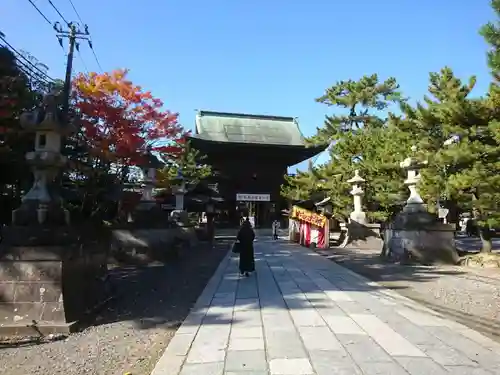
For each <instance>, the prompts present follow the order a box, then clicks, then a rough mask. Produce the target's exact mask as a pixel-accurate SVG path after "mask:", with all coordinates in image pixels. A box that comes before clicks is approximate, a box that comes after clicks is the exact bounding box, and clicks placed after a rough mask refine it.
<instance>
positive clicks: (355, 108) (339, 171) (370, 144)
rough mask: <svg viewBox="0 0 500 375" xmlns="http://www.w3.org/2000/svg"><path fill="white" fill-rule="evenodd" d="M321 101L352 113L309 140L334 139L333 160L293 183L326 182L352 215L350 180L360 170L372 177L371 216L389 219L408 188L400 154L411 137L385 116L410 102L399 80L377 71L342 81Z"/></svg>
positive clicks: (338, 208) (340, 212) (341, 210)
mask: <svg viewBox="0 0 500 375" xmlns="http://www.w3.org/2000/svg"><path fill="white" fill-rule="evenodd" d="M317 101H318V102H320V103H324V104H326V105H328V106H336V107H338V108H339V109H343V110H345V111H347V113H345V114H339V115H332V116H326V120H325V125H324V127H322V128H319V129H318V131H317V134H316V135H315V136H313V137H311V138H310V139H309V140H308V141H309V143H312V144H316V143H323V144H324V143H329V144H330V145H331V146H330V149H329V153H330V160H329V161H328V162H327V163H325V164H323V165H320V166H318V167H317V168H315V169H314V170H312V171H310V172H307V173H306V174H302V175H300V176H298V177H296V178H295V179H294V181H293V182H295V183H296V184H299V185H300V184H302V185H301V186H302V187H306V186H318V185H317V183H316V184H315V183H314V182H322V184H323V187H322V189H324V190H325V191H326V193H327V195H328V196H329V197H330V199H331V202H332V204H333V209H334V214H335V215H336V216H337V217H338V218H339V219H341V220H346V219H347V217H348V215H349V213H350V212H351V211H352V197H351V195H350V194H349V191H350V188H351V186H350V184H349V183H348V182H347V180H349V179H350V178H351V177H352V176H353V174H354V170H356V169H358V170H359V171H360V174H361V175H362V176H363V178H365V180H366V181H367V185H366V186H365V198H364V202H365V205H366V206H367V211H368V214H369V216H371V218H372V219H373V220H385V219H386V218H387V217H388V216H390V214H391V210H392V209H393V207H394V206H395V205H397V204H398V203H399V202H400V201H401V194H403V192H404V190H403V189H404V186H403V180H404V179H402V178H401V173H402V171H401V169H400V168H399V161H401V160H399V159H401V157H400V156H398V155H400V154H401V153H402V152H403V150H404V148H405V147H406V145H407V143H405V140H406V139H407V138H408V137H407V136H406V133H404V132H402V131H400V130H399V129H398V128H397V127H395V126H394V125H391V121H388V120H389V119H388V118H384V117H381V115H380V113H383V112H387V111H388V109H389V107H390V105H391V104H397V103H401V102H404V98H403V97H402V94H401V92H400V91H399V86H398V84H397V83H396V80H395V79H394V78H389V79H387V80H385V81H383V82H379V79H378V76H377V75H376V74H373V75H371V76H365V77H362V78H361V79H360V80H358V81H354V80H348V81H340V82H338V83H337V84H336V85H334V86H332V87H331V88H329V89H327V90H326V93H325V95H323V96H322V97H320V98H318V99H317ZM392 117H394V116H391V115H390V116H389V118H392ZM304 181H307V183H304ZM302 194H303V195H305V193H304V192H303V193H302Z"/></svg>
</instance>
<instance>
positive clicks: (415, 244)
mask: <svg viewBox="0 0 500 375" xmlns="http://www.w3.org/2000/svg"><path fill="white" fill-rule="evenodd" d="M454 233H455V226H454V225H451V224H443V223H442V222H440V221H439V220H438V218H437V217H436V216H434V215H432V214H430V213H428V212H404V211H403V212H402V213H400V214H399V215H398V216H397V217H396V218H395V220H394V221H393V222H392V223H390V224H389V225H388V226H387V227H386V228H385V230H384V249H383V252H382V255H383V256H385V257H387V258H388V259H389V260H392V261H394V262H403V263H404V262H418V263H422V264H440V263H441V264H457V263H458V261H459V257H458V254H457V251H456V247H455V235H454Z"/></svg>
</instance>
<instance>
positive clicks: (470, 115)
mask: <svg viewBox="0 0 500 375" xmlns="http://www.w3.org/2000/svg"><path fill="white" fill-rule="evenodd" d="M474 84H475V78H474V77H472V78H470V79H469V82H468V83H466V84H464V83H463V82H462V81H461V80H460V79H459V78H457V77H455V75H454V74H453V71H452V70H451V69H450V68H444V69H442V70H441V72H440V73H431V74H430V86H429V92H430V93H431V94H432V97H426V98H425V99H424V100H425V105H424V104H418V105H417V107H416V108H414V109H410V108H409V107H406V109H405V110H406V114H407V115H408V121H409V122H411V124H412V125H413V126H414V127H415V128H416V133H417V134H418V136H417V137H416V138H418V139H419V147H420V150H421V153H422V157H423V158H425V159H426V160H428V162H429V165H428V168H426V169H424V170H423V171H422V191H423V193H424V194H423V195H424V197H425V198H427V199H428V200H429V201H433V202H435V199H436V198H439V196H440V195H445V196H446V198H447V199H449V200H452V201H454V202H457V204H458V205H459V206H460V207H461V208H462V209H463V210H467V211H472V213H473V217H474V219H475V220H476V221H477V223H478V226H479V229H480V231H479V232H480V236H481V240H482V249H481V251H482V252H490V251H491V248H492V244H491V234H490V228H491V227H493V226H498V225H499V224H500V162H499V156H500V144H499V143H498V140H497V139H495V132H496V131H497V130H496V128H495V126H496V125H495V124H497V123H498V122H497V119H498V113H497V112H498V111H497V109H496V107H495V106H494V105H493V103H492V101H491V100H490V98H489V97H487V98H470V93H471V91H472V89H473V88H474ZM433 198H434V200H433Z"/></svg>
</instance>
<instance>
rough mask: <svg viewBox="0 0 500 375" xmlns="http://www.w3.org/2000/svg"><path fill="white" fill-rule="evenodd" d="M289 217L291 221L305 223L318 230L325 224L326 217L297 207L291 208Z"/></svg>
mask: <svg viewBox="0 0 500 375" xmlns="http://www.w3.org/2000/svg"><path fill="white" fill-rule="evenodd" d="M290 217H291V218H292V219H297V220H300V221H305V222H306V223H309V224H312V225H315V226H317V227H320V228H323V227H324V226H325V224H326V216H323V215H320V214H317V213H315V212H312V211H309V210H306V209H304V208H300V207H297V206H293V207H292V214H291V215H290Z"/></svg>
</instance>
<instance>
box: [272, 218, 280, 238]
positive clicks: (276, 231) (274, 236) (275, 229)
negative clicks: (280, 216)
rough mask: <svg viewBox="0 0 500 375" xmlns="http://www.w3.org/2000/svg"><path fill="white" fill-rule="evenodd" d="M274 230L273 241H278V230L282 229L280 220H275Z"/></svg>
mask: <svg viewBox="0 0 500 375" xmlns="http://www.w3.org/2000/svg"><path fill="white" fill-rule="evenodd" d="M272 228H273V240H277V239H278V230H279V229H280V222H279V221H278V220H274V221H273V224H272Z"/></svg>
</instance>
